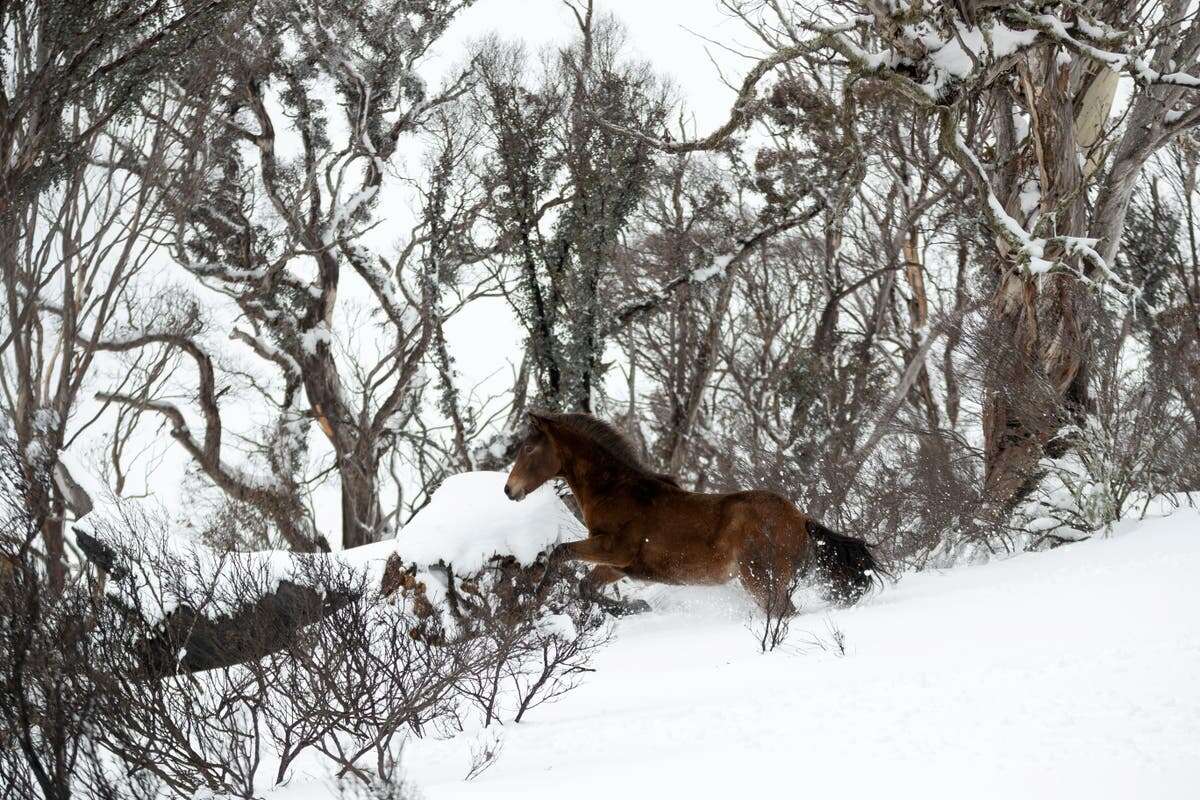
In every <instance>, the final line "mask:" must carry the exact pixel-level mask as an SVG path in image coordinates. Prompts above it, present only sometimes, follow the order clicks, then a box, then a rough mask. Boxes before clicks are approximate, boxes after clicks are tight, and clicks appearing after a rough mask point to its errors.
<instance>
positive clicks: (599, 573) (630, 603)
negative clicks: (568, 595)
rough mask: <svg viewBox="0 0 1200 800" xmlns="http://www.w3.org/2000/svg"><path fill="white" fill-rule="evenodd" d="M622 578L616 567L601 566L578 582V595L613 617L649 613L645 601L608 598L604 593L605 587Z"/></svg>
mask: <svg viewBox="0 0 1200 800" xmlns="http://www.w3.org/2000/svg"><path fill="white" fill-rule="evenodd" d="M624 577H625V573H624V572H622V571H621V570H619V569H617V568H616V567H610V566H608V565H607V564H601V565H599V566H597V567H595V568H593V569H592V571H591V572H589V573H588V574H587V576H586V577H585V578H584V579H583V580H582V581H581V582H580V584H579V590H580V594H582V595H583V596H584V597H585V598H587V599H588V600H591V601H592V602H593V603H595V604H596V605H598V606H600V607H601V608H602V609H604V610H605V611H606V612H608V613H609V614H612V615H613V616H614V617H624V616H628V615H630V614H641V613H643V612H646V611H649V610H650V604H649V603H647V602H646V601H645V600H638V599H636V598H635V599H627V598H620V597H609V596H608V595H606V594H605V593H604V588H605V587H606V586H611V585H612V584H614V583H616V582H617V581H619V580H621V578H624Z"/></svg>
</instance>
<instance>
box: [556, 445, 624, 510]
mask: <svg viewBox="0 0 1200 800" xmlns="http://www.w3.org/2000/svg"><path fill="white" fill-rule="evenodd" d="M562 462H563V468H562V472H561V473H560V475H559V477H561V478H562V479H563V480H565V481H566V482H567V485H568V486H570V487H571V494H573V495H575V500H576V502H578V503H579V508H580V510H581V511H583V519H584V522H585V523H586V524H587V525H588V527H589V528H590V527H592V525H593V524H594V523H595V521H596V518H597V516H598V513H599V510H600V509H601V508H602V507H603V503H602V500H601V495H609V494H611V493H612V491H613V489H614V484H613V481H612V480H611V476H609V475H607V474H606V473H607V470H604V469H603V468H601V467H600V466H598V465H597V464H596V463H595V461H593V460H592V459H590V458H588V457H586V456H584V455H581V454H579V453H578V452H574V451H567V452H566V453H565V454H564V457H563V459H562ZM602 473H603V474H602Z"/></svg>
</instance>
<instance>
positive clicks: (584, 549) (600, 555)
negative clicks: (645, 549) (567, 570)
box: [551, 533, 638, 570]
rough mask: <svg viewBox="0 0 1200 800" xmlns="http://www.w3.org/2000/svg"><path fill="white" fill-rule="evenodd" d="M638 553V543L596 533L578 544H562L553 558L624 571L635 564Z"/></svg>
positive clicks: (553, 554)
mask: <svg viewBox="0 0 1200 800" xmlns="http://www.w3.org/2000/svg"><path fill="white" fill-rule="evenodd" d="M637 551H638V548H637V543H636V542H630V541H626V540H625V539H623V538H619V537H616V536H613V535H612V534H609V533H594V534H592V535H591V536H589V537H588V538H586V539H582V540H580V541H578V542H564V543H563V544H560V545H559V546H558V547H556V548H554V552H553V553H552V554H551V557H552V558H554V559H555V560H558V559H571V560H573V561H586V562H587V563H589V564H597V565H602V566H606V567H614V568H615V569H617V570H622V569H624V568H625V567H628V566H629V565H630V564H632V563H633V560H634V559H635V558H636V557H637Z"/></svg>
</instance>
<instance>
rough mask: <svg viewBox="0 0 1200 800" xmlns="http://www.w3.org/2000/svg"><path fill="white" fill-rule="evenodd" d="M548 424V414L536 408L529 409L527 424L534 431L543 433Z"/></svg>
mask: <svg viewBox="0 0 1200 800" xmlns="http://www.w3.org/2000/svg"><path fill="white" fill-rule="evenodd" d="M549 422H550V414H549V413H548V412H546V411H541V410H538V409H536V408H531V409H529V424H530V426H531V427H532V428H533V429H534V430H538V431H542V432H543V433H544V432H545V430H546V428H547V427H548V425H547V423H549Z"/></svg>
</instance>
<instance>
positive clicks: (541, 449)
mask: <svg viewBox="0 0 1200 800" xmlns="http://www.w3.org/2000/svg"><path fill="white" fill-rule="evenodd" d="M549 420H550V417H549V416H548V415H546V414H542V413H541V412H538V411H530V412H529V434H528V435H527V436H526V437H525V439H524V440H523V441H522V442H521V446H520V448H518V449H517V463H515V464H513V468H512V472H510V473H508V480H507V481H506V482H505V484H504V494H506V495H507V496H508V499H510V500H523V499H524V498H525V495H527V494H529V493H530V492H532V491H533V490H534V489H536V488H538V487H539V486H541V485H542V484H543V483H545V482H546V481H548V480H550V479H551V478H553V477H554V476H555V475H557V474H558V473H559V471H560V470H561V469H562V460H561V459H560V458H559V457H558V449H557V448H556V447H555V446H554V442H553V440H551V438H550V432H549V427H550V425H549Z"/></svg>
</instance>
